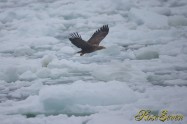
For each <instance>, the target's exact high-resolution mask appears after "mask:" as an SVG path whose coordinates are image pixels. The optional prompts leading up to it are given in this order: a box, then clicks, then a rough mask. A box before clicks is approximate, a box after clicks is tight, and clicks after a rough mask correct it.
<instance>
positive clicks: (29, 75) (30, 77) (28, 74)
mask: <svg viewBox="0 0 187 124" xmlns="http://www.w3.org/2000/svg"><path fill="white" fill-rule="evenodd" d="M36 78H37V76H36V74H34V73H33V72H31V71H26V72H25V73H23V74H22V75H20V76H19V79H20V80H25V81H32V80H34V79H36Z"/></svg>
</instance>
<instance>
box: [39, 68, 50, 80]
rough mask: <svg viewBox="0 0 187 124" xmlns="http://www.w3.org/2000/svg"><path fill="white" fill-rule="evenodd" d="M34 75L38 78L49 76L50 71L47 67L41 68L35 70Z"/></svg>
mask: <svg viewBox="0 0 187 124" xmlns="http://www.w3.org/2000/svg"><path fill="white" fill-rule="evenodd" d="M36 75H37V76H38V77H40V78H49V77H50V75H51V71H50V69H48V68H41V69H40V70H38V71H37V73H36Z"/></svg>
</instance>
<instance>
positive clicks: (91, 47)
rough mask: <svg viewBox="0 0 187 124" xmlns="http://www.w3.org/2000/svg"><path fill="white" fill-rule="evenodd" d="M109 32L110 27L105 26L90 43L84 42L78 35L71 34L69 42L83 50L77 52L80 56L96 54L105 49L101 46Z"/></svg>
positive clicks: (94, 35)
mask: <svg viewBox="0 0 187 124" xmlns="http://www.w3.org/2000/svg"><path fill="white" fill-rule="evenodd" d="M108 32H109V28H108V25H103V26H102V27H101V28H100V29H98V30H97V31H96V32H95V33H94V34H93V35H92V37H91V38H90V39H89V40H88V41H84V40H83V39H82V38H81V36H80V35H79V34H78V33H72V34H70V38H69V40H70V41H71V43H72V44H74V45H75V46H77V47H78V48H81V51H79V52H77V53H80V56H82V55H84V54H86V53H91V52H95V51H97V50H101V49H104V48H105V47H104V46H99V44H100V42H101V41H102V40H103V39H104V38H105V37H106V35H107V34H108Z"/></svg>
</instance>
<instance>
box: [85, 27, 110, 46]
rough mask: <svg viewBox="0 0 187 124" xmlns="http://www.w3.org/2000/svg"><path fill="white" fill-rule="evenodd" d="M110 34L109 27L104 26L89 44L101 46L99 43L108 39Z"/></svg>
mask: <svg viewBox="0 0 187 124" xmlns="http://www.w3.org/2000/svg"><path fill="white" fill-rule="evenodd" d="M108 32H109V28H108V25H103V27H101V28H100V29H98V30H97V31H96V32H95V33H94V34H93V35H92V37H91V38H90V39H89V40H88V43H90V44H94V45H99V43H100V42H101V41H102V40H103V39H104V38H105V37H106V35H107V34H108Z"/></svg>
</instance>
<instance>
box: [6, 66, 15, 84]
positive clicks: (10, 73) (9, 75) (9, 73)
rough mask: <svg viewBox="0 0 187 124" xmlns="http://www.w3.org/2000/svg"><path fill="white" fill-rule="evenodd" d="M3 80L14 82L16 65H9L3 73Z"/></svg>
mask: <svg viewBox="0 0 187 124" xmlns="http://www.w3.org/2000/svg"><path fill="white" fill-rule="evenodd" d="M4 75H5V78H4V80H5V81H6V82H8V83H10V82H15V81H17V80H18V71H17V68H16V67H9V68H7V70H6V71H5V73H4Z"/></svg>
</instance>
